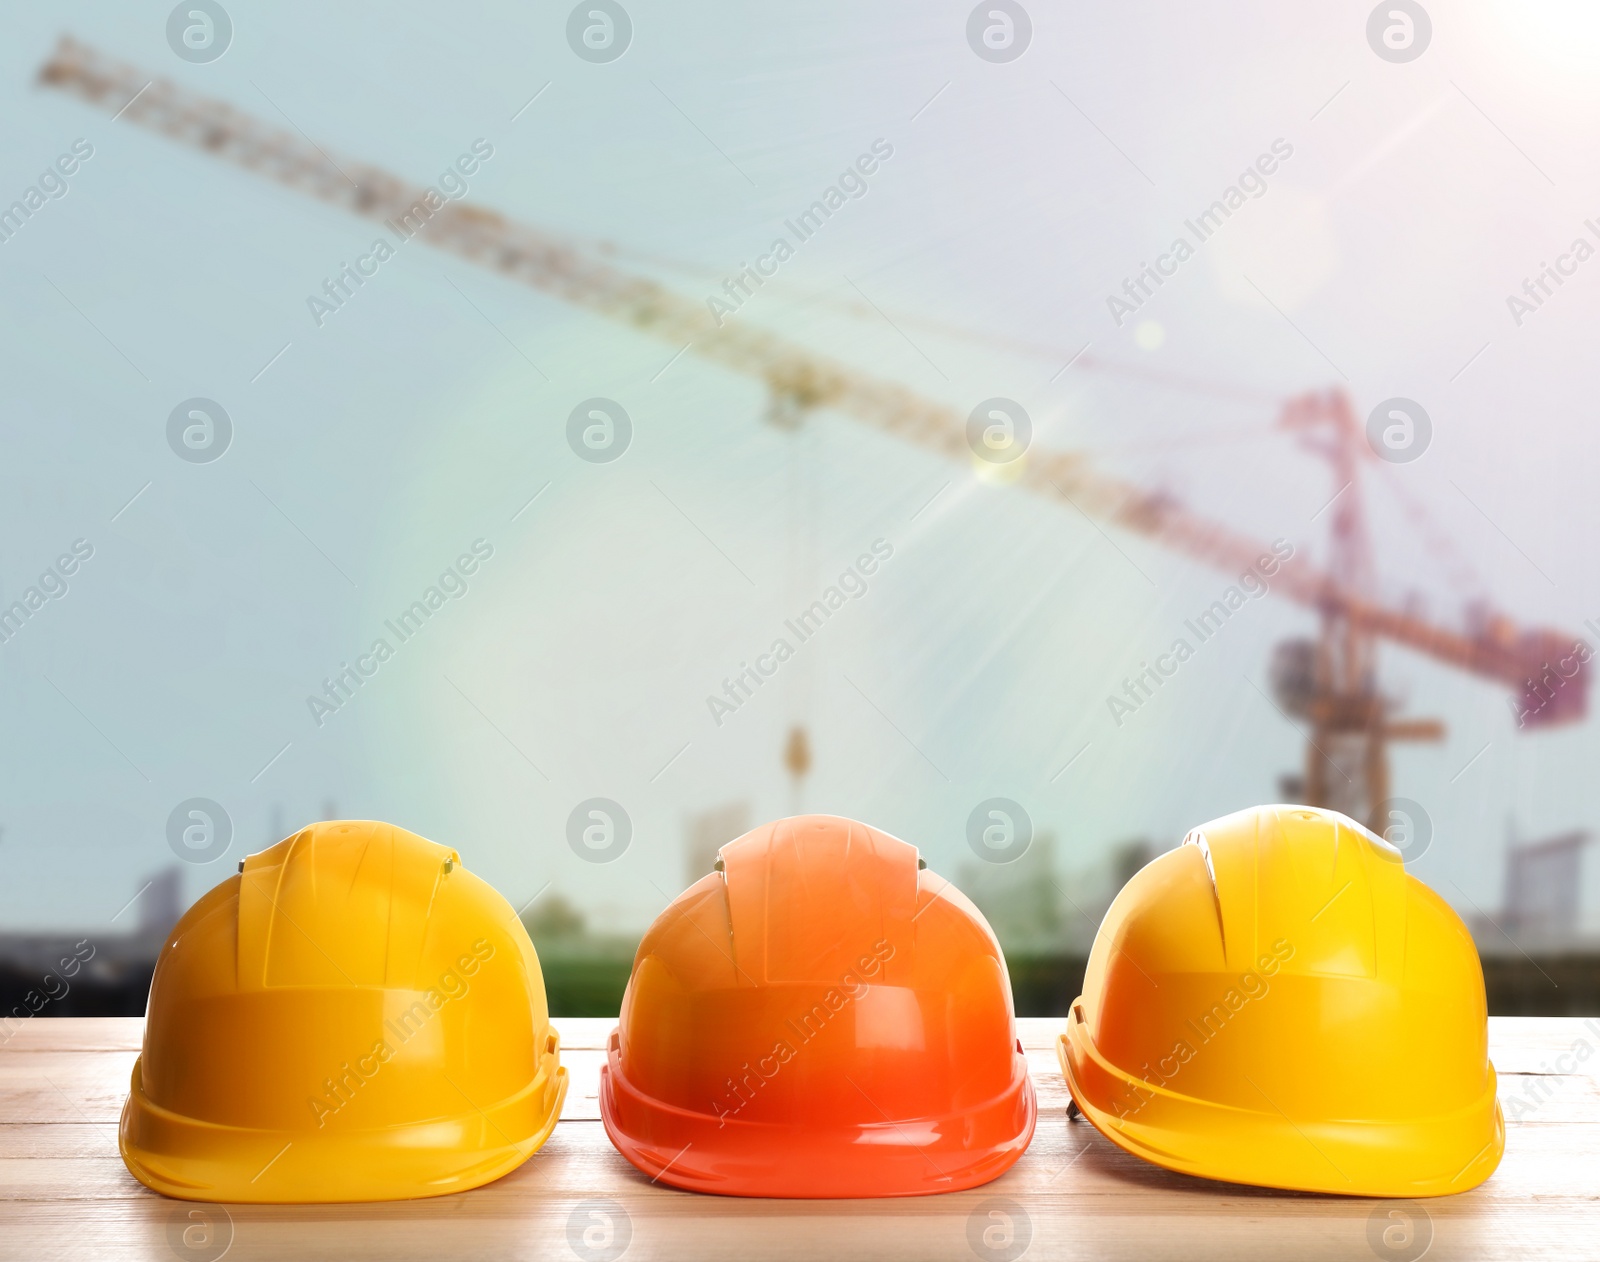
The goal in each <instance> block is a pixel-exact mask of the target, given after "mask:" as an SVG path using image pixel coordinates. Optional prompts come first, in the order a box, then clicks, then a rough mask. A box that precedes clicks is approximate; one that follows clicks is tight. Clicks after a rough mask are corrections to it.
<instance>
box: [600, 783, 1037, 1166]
mask: <svg viewBox="0 0 1600 1262" xmlns="http://www.w3.org/2000/svg"><path fill="white" fill-rule="evenodd" d="M718 867H719V869H720V870H719V871H716V872H713V873H712V874H710V875H708V876H706V877H704V878H703V879H701V880H700V881H698V882H696V883H695V884H694V885H693V886H691V887H690V888H689V889H688V890H686V891H685V892H684V893H683V894H681V895H679V897H678V898H677V899H676V900H675V901H674V902H673V903H672V905H671V906H670V907H668V908H667V909H666V910H665V911H664V912H662V914H661V915H660V917H658V918H657V920H656V922H655V924H653V925H652V926H651V927H650V929H649V931H648V932H647V933H646V934H645V936H644V940H643V941H642V942H641V943H640V944H639V951H638V954H637V956H636V957H635V959H634V965H633V975H632V977H631V978H630V980H629V982H628V989H627V993H626V995H625V996H624V998H623V1001H622V1017H621V1021H620V1023H619V1025H618V1027H617V1030H616V1031H615V1032H614V1033H613V1034H612V1036H611V1039H610V1044H609V1047H608V1049H607V1056H606V1063H605V1065H604V1066H603V1067H602V1068H601V1071H600V1114H601V1117H602V1119H603V1120H604V1122H605V1127H606V1134H608V1135H609V1136H610V1137H611V1142H612V1143H613V1144H615V1145H616V1146H617V1148H618V1150H619V1151H620V1152H621V1153H622V1155H623V1156H624V1157H626V1158H627V1159H628V1160H629V1161H631V1162H632V1163H633V1164H634V1165H635V1166H637V1167H638V1168H639V1169H640V1170H643V1171H644V1172H645V1173H646V1174H648V1175H650V1176H651V1178H652V1180H655V1179H659V1180H660V1181H661V1182H663V1183H670V1184H672V1185H674V1186H676V1187H681V1188H689V1189H691V1190H694V1191H700V1192H719V1193H723V1194H726V1195H733V1196H784V1197H824V1196H828V1197H843V1196H850V1197H858V1196H914V1195H919V1194H922V1193H928V1192H948V1191H954V1190H957V1189H960V1188H970V1187H975V1186H977V1185H978V1184H980V1183H987V1182H988V1181H989V1180H991V1179H993V1178H996V1177H997V1176H999V1175H1000V1174H1001V1173H1003V1172H1004V1171H1005V1170H1006V1169H1008V1168H1009V1167H1010V1166H1011V1164H1012V1163H1013V1162H1014V1161H1016V1159H1017V1158H1018V1157H1019V1156H1021V1155H1022V1152H1023V1150H1024V1149H1025V1148H1026V1147H1027V1146H1028V1140H1029V1139H1030V1138H1031V1137H1032V1135H1033V1126H1034V1120H1035V1116H1036V1108H1035V1104H1034V1095H1033V1085H1032V1083H1031V1082H1030V1080H1029V1078H1028V1072H1027V1065H1026V1062H1025V1061H1024V1059H1023V1055H1022V1046H1021V1044H1020V1043H1019V1042H1018V1040H1017V1035H1016V1025H1015V1021H1014V1019H1013V1016H1012V1010H1011V984H1010V981H1009V979H1008V977H1007V975H1006V966H1005V960H1004V958H1003V957H1002V955H1001V953H1000V947H999V944H998V943H997V942H996V941H995V938H994V934H993V933H992V932H991V931H990V929H989V926H988V924H987V923H986V922H985V921H984V919H983V916H982V915H981V914H980V913H979V911H978V909H977V908H975V907H974V906H973V905H972V904H971V903H970V902H968V901H967V899H966V898H965V897H964V896H963V895H962V894H961V893H960V892H959V891H958V890H956V888H955V887H954V886H952V885H951V884H950V883H949V882H948V881H945V880H943V879H941V878H939V877H937V876H935V875H934V874H933V873H932V872H928V871H924V870H921V863H920V861H919V859H918V857H917V851H916V848H915V847H914V846H911V845H908V844H907V843H905V842H903V841H899V840H897V839H896V838H894V837H891V836H889V835H888V834H886V833H882V832H879V831H878V830H877V829H875V828H869V827H867V826H866V825H865V824H858V823H855V822H854V821H852V820H847V819H839V818H837V817H834V816H828V815H807V816H800V817H797V818H794V819H786V820H780V821H778V822H777V823H774V824H767V825H765V826H764V827H761V828H758V829H756V830H754V831H753V832H750V833H747V834H746V835H745V836H743V837H741V838H739V839H738V840H737V841H732V842H729V843H728V844H727V845H726V846H724V847H723V848H722V851H721V859H720V860H719V863H718Z"/></svg>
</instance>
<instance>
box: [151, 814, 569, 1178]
mask: <svg viewBox="0 0 1600 1262" xmlns="http://www.w3.org/2000/svg"><path fill="white" fill-rule="evenodd" d="M559 1050H560V1049H559V1044H558V1041H557V1038H556V1033H555V1031H554V1030H552V1029H551V1028H550V1020H549V1014H548V1011H547V1009H546V1007H545V993H544V978H543V976H542V975H541V973H540V971H539V960H538V957H537V956H536V955H535V954H534V951H533V944H532V943H531V942H530V941H529V940H528V934H527V931H526V930H525V929H523V927H522V924H521V922H520V921H518V919H517V917H516V913H515V912H513V911H512V910H511V907H510V905H509V904H508V903H507V902H506V901H505V899H503V898H501V897H500V895H499V894H497V893H496V892H495V891H494V890H493V889H492V888H491V887H490V886H489V885H488V884H486V883H485V882H484V881H482V880H480V879H479V878H478V877H476V876H474V875H473V874H472V873H470V872H468V871H467V870H466V869H464V868H463V867H462V866H461V861H460V858H459V857H458V856H457V855H456V852H455V851H454V850H451V849H449V848H448V847H446V846H440V845H436V844H435V843H434V842H431V841H427V840H424V839H423V838H421V837H418V836H416V835H415V834H414V833H409V832H407V831H406V830H405V829H403V828H396V827H395V826H394V825H392V824H378V823H369V822H364V821H345V822H337V823H325V824H316V825H313V826H312V827H310V828H307V829H305V830H303V831H302V832H299V833H297V834H296V835H295V836H293V837H290V838H289V839H288V840H286V841H281V842H279V843H278V844H277V845H275V846H273V847H272V848H271V849H268V850H263V851H262V852H261V853H260V854H254V855H251V856H250V857H249V858H248V859H246V860H245V861H244V863H243V864H242V865H241V867H240V872H239V875H237V876H234V877H230V878H229V879H228V880H226V881H224V882H223V883H222V884H220V885H218V886H217V887H216V888H215V889H213V890H212V891H211V892H210V893H208V894H206V895H205V896H204V897H203V898H201V899H200V901H199V902H197V903H196V904H195V905H194V906H193V907H191V908H190V909H189V910H188V912H187V913H185V915H184V917H183V919H181V920H180V921H179V922H178V924H177V926H176V927H175V928H174V929H173V931H172V934H171V936H170V937H169V938H168V939H167V942H166V944H165V945H164V946H163V947H162V949H161V955H160V958H159V959H158V960H157V961H156V971H155V978H154V980H153V981H152V982H151V986H150V1004H149V1009H148V1013H147V1015H146V1018H145V1032H144V1050H143V1052H142V1054H141V1055H140V1057H139V1059H138V1060H137V1061H136V1062H135V1063H134V1067H133V1085H132V1090H131V1092H130V1094H129V1096H128V1102H127V1104H126V1106H125V1107H124V1108H123V1110H122V1128H121V1134H120V1148H121V1150H122V1159H123V1161H125V1162H126V1163H127V1166H128V1169H129V1170H130V1171H132V1173H133V1175H134V1177H135V1178H137V1179H138V1180H139V1181H140V1182H141V1183H144V1184H145V1185H147V1186H149V1187H152V1188H154V1189H155V1190H156V1191H158V1192H163V1193H165V1194H166V1195H168V1196H176V1197H182V1198H184V1199H186V1200H206V1201H258V1202H301V1201H388V1200H399V1199H401V1198H404V1197H416V1196H437V1195H439V1194H441V1193H444V1192H460V1191H464V1190H465V1189H467V1188H474V1187H478V1186H479V1185H480V1184H484V1183H488V1182H489V1181H490V1180H491V1179H497V1178H499V1177H500V1176H501V1175H503V1174H506V1173H507V1172H508V1171H511V1170H514V1169H515V1168H516V1167H517V1166H519V1165H521V1164H522V1162H524V1161H525V1160H527V1158H528V1156H529V1155H530V1154H531V1153H532V1152H534V1150H535V1149H537V1148H538V1147H539V1146H540V1145H541V1144H543V1143H544V1141H545V1140H546V1139H547V1138H548V1137H549V1135H550V1132H551V1130H552V1128H553V1127H554V1126H555V1123H556V1118H557V1116H558V1115H559V1114H560V1112H561V1102H562V1100H563V1098H564V1097H565V1096H566V1091H567V1071H566V1070H565V1069H563V1068H562V1067H561V1063H560V1056H559Z"/></svg>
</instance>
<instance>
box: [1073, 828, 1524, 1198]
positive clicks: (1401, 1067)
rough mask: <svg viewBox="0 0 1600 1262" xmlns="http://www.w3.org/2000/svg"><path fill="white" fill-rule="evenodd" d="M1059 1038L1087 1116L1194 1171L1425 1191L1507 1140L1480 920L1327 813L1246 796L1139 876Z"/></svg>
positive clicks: (1458, 1176) (1369, 1189)
mask: <svg viewBox="0 0 1600 1262" xmlns="http://www.w3.org/2000/svg"><path fill="white" fill-rule="evenodd" d="M1057 1050H1058V1053H1059V1056H1060V1060H1061V1065H1062V1070H1063V1072H1064V1073H1065V1075H1066V1078H1067V1083H1068V1086H1069V1087H1070V1088H1071V1091H1072V1094H1073V1098H1074V1100H1075V1101H1076V1102H1077V1104H1078V1106H1079V1107H1080V1108H1081V1109H1082V1110H1083V1112H1084V1114H1085V1115H1086V1116H1087V1117H1089V1119H1090V1120H1091V1121H1092V1122H1093V1123H1094V1124H1095V1125H1096V1126H1097V1127H1099V1129H1100V1130H1102V1131H1103V1132H1104V1133H1105V1134H1106V1135H1107V1136H1108V1137H1109V1138H1110V1139H1112V1140H1113V1141H1114V1142H1115V1143H1117V1144H1119V1145H1121V1146H1122V1147H1124V1148H1126V1149H1127V1150H1128V1151H1130V1152H1133V1153H1135V1154H1136V1155H1139V1156H1143V1157H1145V1158H1147V1159H1148V1160H1151V1161H1154V1162H1155V1163H1157V1164H1159V1165H1163V1166H1167V1167H1168V1168H1170V1169H1174V1170H1180V1171H1184V1172H1187V1173H1191V1174H1199V1175H1205V1176H1208V1177H1211V1178H1217V1179H1226V1180H1231V1181H1234V1182H1240V1183H1256V1184H1261V1185H1265V1186H1269V1187H1284V1188H1294V1189H1299V1190H1305V1191H1321V1192H1342V1193H1350V1194H1358V1195H1368V1196H1372V1195H1377V1196H1436V1195H1442V1194H1445V1193H1449V1192H1460V1191H1465V1190H1467V1189H1468V1188H1471V1187H1475V1186H1477V1184H1479V1183H1481V1182H1482V1181H1483V1180H1484V1179H1485V1178H1487V1177H1488V1176H1489V1175H1490V1174H1491V1173H1492V1172H1493V1171H1494V1168H1495V1166H1496V1165H1497V1164H1498V1162H1499V1159H1500V1154H1501V1151H1502V1149H1503V1148H1504V1143H1505V1131H1504V1123H1503V1121H1502V1119H1501V1115H1500V1110H1499V1105H1498V1102H1497V1100H1496V1097H1495V1072H1494V1067H1493V1065H1491V1064H1490V1063H1489V1058H1488V1035H1487V1018H1486V1005H1485V1002H1484V990H1483V974H1482V971H1481V967H1480V965H1479V963H1478V957H1477V952H1476V949H1475V947H1474V946H1473V943H1472V939H1471V935H1470V934H1469V933H1468V932H1467V929H1466V927H1465V926H1464V925H1463V924H1462V923H1461V921H1460V919H1459V917H1457V916H1456V914H1455V913H1454V912H1453V911H1452V910H1451V909H1450V907H1449V906H1448V905H1447V904H1446V903H1445V902H1444V901H1443V900H1442V899H1440V898H1439V897H1438V895H1436V894H1435V893H1434V892H1433V891H1432V890H1430V889H1428V887H1427V886H1425V885H1423V884H1422V882H1420V881H1419V880H1417V879H1416V878H1415V877H1413V876H1411V875H1410V874H1409V873H1408V872H1406V870H1405V867H1404V864H1403V863H1402V861H1401V859H1400V856H1399V853H1398V852H1397V851H1396V850H1395V849H1394V848H1393V847H1392V846H1390V845H1388V843H1386V842H1385V841H1383V840H1382V839H1381V838H1379V837H1376V836H1374V835H1373V834H1372V833H1370V832H1368V831H1367V830H1366V829H1365V828H1362V827H1361V826H1360V825H1359V824H1357V823H1355V822H1354V821H1352V820H1350V819H1347V818H1346V817H1345V816H1343V815H1339V814H1337V813H1336V812H1333V811H1326V810H1319V809H1315V808H1311V807H1302V806H1269V807H1258V808H1255V809H1253V810H1248V811H1240V812H1238V813H1236V814H1234V815H1229V816H1225V817H1223V818H1222V819H1218V820H1214V821H1212V822H1211V823H1208V824H1204V825H1202V826H1201V827H1199V828H1197V829H1194V830H1191V832H1190V833H1189V834H1188V836H1186V837H1185V839H1184V844H1183V845H1180V846H1179V847H1177V848H1176V849H1175V850H1171V851H1168V852H1167V853H1166V854H1164V855H1161V856H1159V857H1158V858H1157V859H1156V860H1154V861H1153V862H1152V863H1150V864H1149V865H1147V866H1146V867H1145V868H1144V869H1142V870H1141V871H1140V872H1138V873H1137V874H1136V875H1135V876H1134V877H1133V878H1132V879H1131V880H1130V881H1129V882H1128V884H1127V885H1126V886H1125V887H1124V888H1123V890H1122V891H1121V893H1119V894H1118V895H1117V897H1116V899H1115V900H1114V901H1113V902H1112V905H1111V908H1110V909H1109V910H1108V911H1107V913H1106V916H1105V919H1104V921H1103V922H1102V924H1101V927H1100V931H1099V933H1098V934H1097V935H1096V938H1095V944H1094V947H1093V949H1092V951H1091V953H1090V958H1089V965H1088V968H1087V970H1086V973H1085V977H1084V987H1083V994H1082V996H1081V997H1080V998H1079V999H1078V1000H1077V1002H1076V1003H1074V1004H1073V1006H1072V1011H1071V1013H1070V1014H1069V1017H1068V1023H1067V1032H1066V1033H1065V1034H1064V1035H1062V1037H1061V1039H1060V1041H1059V1044H1058V1048H1057Z"/></svg>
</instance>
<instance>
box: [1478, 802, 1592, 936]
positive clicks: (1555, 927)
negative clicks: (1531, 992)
mask: <svg viewBox="0 0 1600 1262" xmlns="http://www.w3.org/2000/svg"><path fill="white" fill-rule="evenodd" d="M1591 840H1592V838H1591V836H1590V834H1589V833H1587V832H1585V831H1582V830H1575V831H1573V832H1569V833H1562V834H1561V835H1559V836H1556V837H1550V838H1547V839H1545V840H1543V841H1532V842H1524V843H1522V844H1513V845H1511V846H1510V847H1508V848H1507V850H1506V878H1505V880H1506V884H1505V911H1504V914H1503V916H1502V917H1501V921H1500V923H1501V925H1502V926H1503V927H1504V929H1505V931H1506V933H1507V934H1508V935H1510V937H1512V938H1513V939H1515V940H1516V942H1517V943H1518V944H1519V945H1520V946H1522V947H1523V949H1524V950H1531V949H1538V948H1552V947H1553V948H1558V949H1559V948H1562V947H1568V946H1573V945H1575V944H1576V943H1577V942H1578V940H1579V938H1580V937H1581V936H1582V929H1583V925H1582V921H1581V919H1580V913H1581V912H1582V910H1583V905H1582V897H1581V895H1582V892H1583V867H1584V852H1585V851H1586V850H1587V848H1588V845H1589V842H1590V841H1591Z"/></svg>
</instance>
